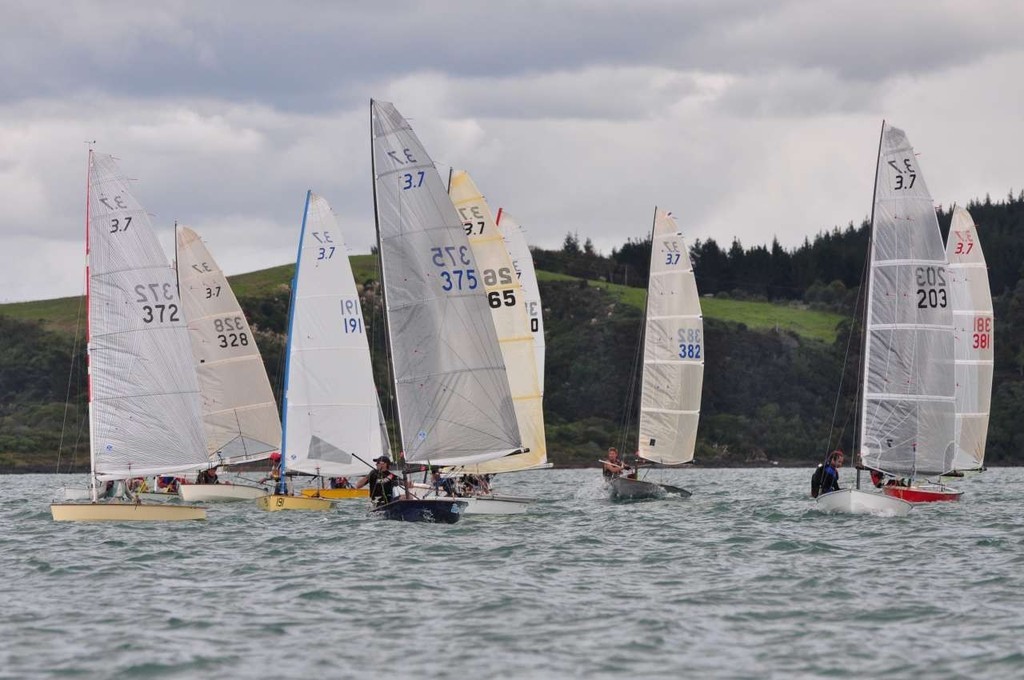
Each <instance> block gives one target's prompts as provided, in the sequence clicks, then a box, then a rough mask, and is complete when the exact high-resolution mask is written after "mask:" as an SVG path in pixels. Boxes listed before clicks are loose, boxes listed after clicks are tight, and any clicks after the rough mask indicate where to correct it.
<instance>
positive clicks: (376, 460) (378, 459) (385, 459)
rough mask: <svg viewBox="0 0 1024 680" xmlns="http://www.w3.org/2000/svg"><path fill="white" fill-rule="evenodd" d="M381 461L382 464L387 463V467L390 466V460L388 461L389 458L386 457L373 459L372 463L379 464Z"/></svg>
mask: <svg viewBox="0 0 1024 680" xmlns="http://www.w3.org/2000/svg"><path fill="white" fill-rule="evenodd" d="M381 461H384V462H385V463H387V464H388V465H391V459H390V458H388V457H387V456H381V457H380V458H374V459H373V462H374V463H379V462H381Z"/></svg>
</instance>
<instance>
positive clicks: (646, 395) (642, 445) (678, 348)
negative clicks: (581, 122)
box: [609, 209, 704, 500]
mask: <svg viewBox="0 0 1024 680" xmlns="http://www.w3.org/2000/svg"><path fill="white" fill-rule="evenodd" d="M703 382H704V322H703V319H702V317H701V310H700V296H699V295H698V293H697V281H696V279H695V277H694V275H693V264H692V263H691V261H690V254H689V251H688V250H687V249H686V243H685V242H684V241H683V235H682V232H681V231H680V230H679V227H678V226H676V222H675V219H673V217H672V215H671V213H668V212H665V211H664V210H658V209H656V210H655V211H654V228H653V232H652V238H651V267H650V276H649V278H648V283H647V310H646V314H645V320H644V335H643V371H642V376H641V385H640V427H639V441H638V445H637V457H638V458H642V459H644V460H646V461H650V462H652V463H659V464H662V465H681V464H683V463H688V462H690V461H691V460H693V452H694V449H695V448H696V445H697V423H698V420H699V418H700V400H701V388H702V386H703ZM609 487H610V491H611V496H612V498H613V499H622V500H636V499H645V498H657V497H661V496H664V495H665V494H666V493H672V494H675V495H679V496H683V497H686V496H689V495H690V492H689V491H687V490H686V489H681V488H679V487H675V486H670V485H668V484H658V483H655V482H653V481H645V480H640V479H636V478H631V477H629V476H627V477H621V476H620V477H612V478H611V480H610V481H609Z"/></svg>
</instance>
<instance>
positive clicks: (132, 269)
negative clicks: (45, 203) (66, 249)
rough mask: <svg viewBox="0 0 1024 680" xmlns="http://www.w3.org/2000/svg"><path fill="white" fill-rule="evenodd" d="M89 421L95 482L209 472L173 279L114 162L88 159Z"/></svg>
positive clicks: (185, 332) (186, 335) (108, 158)
mask: <svg viewBox="0 0 1024 680" xmlns="http://www.w3.org/2000/svg"><path fill="white" fill-rule="evenodd" d="M88 204H89V213H88V228H87V234H88V235H87V244H86V251H87V253H88V260H89V265H88V266H89V271H88V281H89V283H88V299H89V376H90V378H89V380H90V394H89V420H90V441H91V447H90V448H91V450H92V468H93V473H94V474H95V475H96V476H97V477H99V478H101V479H118V478H125V477H136V476H145V475H153V474H163V473H174V472H185V471H188V470H199V469H202V468H205V467H207V466H208V465H209V463H208V460H207V457H206V442H205V437H204V435H203V423H202V416H201V413H200V407H199V384H198V381H197V380H196V371H195V367H194V365H193V360H192V347H191V345H190V343H189V333H188V328H187V326H186V325H185V315H184V313H183V311H182V308H181V300H180V298H179V296H178V286H177V282H176V281H175V274H174V270H173V269H172V268H171V266H170V263H169V262H168V260H167V256H166V255H165V254H164V252H163V250H162V249H161V248H160V244H159V243H158V241H157V238H156V235H155V234H154V233H153V229H152V226H151V225H150V221H149V216H148V215H147V214H146V211H145V210H144V209H143V208H142V206H141V205H139V203H138V201H136V200H135V197H134V196H132V194H131V192H130V191H129V189H128V181H127V180H126V179H125V178H124V177H123V176H122V175H121V173H120V171H119V170H118V168H117V164H116V163H115V161H114V159H113V158H112V157H111V156H108V155H104V154H97V153H92V152H90V154H89V200H88Z"/></svg>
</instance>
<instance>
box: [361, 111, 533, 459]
mask: <svg viewBox="0 0 1024 680" xmlns="http://www.w3.org/2000/svg"><path fill="white" fill-rule="evenodd" d="M370 119H371V136H372V139H373V168H374V179H375V181H374V199H375V205H376V216H377V232H378V247H379V251H380V260H381V278H382V282H383V286H384V300H385V315H386V318H387V324H388V337H389V340H390V345H391V353H390V354H391V363H392V368H393V372H394V376H393V379H394V383H395V398H396V402H397V410H398V420H399V430H400V436H401V443H402V449H403V451H404V454H405V459H406V460H407V461H410V462H422V461H428V460H429V461H432V462H435V463H436V464H459V462H460V461H473V462H483V461H484V460H487V459H488V458H496V457H499V456H503V455H507V453H509V452H510V451H514V450H516V449H518V448H520V437H519V431H518V426H517V423H516V418H515V407H514V404H513V401H512V397H511V393H510V391H509V386H508V379H507V377H506V375H505V365H504V363H503V361H502V356H501V351H500V349H499V347H498V341H497V336H496V334H495V330H494V326H493V324H492V322H491V319H490V309H489V308H488V306H487V300H486V298H485V296H484V295H483V283H482V276H483V274H482V272H481V271H480V269H479V267H478V266H477V263H476V260H475V258H474V256H473V253H472V250H471V248H470V246H469V242H468V241H467V239H466V234H465V232H464V230H463V225H462V221H461V220H460V219H459V216H458V214H457V213H456V211H455V208H454V206H453V205H452V203H451V201H450V200H449V199H448V193H447V191H446V189H445V186H444V183H443V182H442V180H441V177H440V175H439V174H438V173H437V171H436V169H435V168H434V165H433V162H432V161H431V160H430V156H429V155H428V154H427V152H426V150H425V149H424V148H423V146H422V144H421V143H420V141H419V139H417V137H416V135H415V134H414V133H413V131H412V129H411V128H410V127H409V124H408V122H406V120H405V119H404V118H403V117H402V116H401V114H399V113H398V111H397V110H396V109H395V107H394V106H393V105H392V104H390V103H386V102H379V101H372V102H371V104H370ZM417 376H418V377H417ZM467 404H469V405H473V406H474V408H466V405H467ZM485 406H486V408H485ZM437 461H444V462H443V463H440V462H437Z"/></svg>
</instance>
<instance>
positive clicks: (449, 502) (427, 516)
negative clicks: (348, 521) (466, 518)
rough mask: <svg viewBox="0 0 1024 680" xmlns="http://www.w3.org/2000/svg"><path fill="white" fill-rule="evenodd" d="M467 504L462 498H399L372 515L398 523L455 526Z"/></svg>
mask: <svg viewBox="0 0 1024 680" xmlns="http://www.w3.org/2000/svg"><path fill="white" fill-rule="evenodd" d="M467 505H468V503H467V502H466V501H465V500H464V499H462V498H436V499H435V498H431V499H418V498H413V499H408V498H400V499H398V500H394V501H391V502H390V503H387V504H386V505H382V506H380V507H377V508H374V509H373V514H375V515H378V516H380V517H383V518H384V519H391V520H395V521H398V522H433V523H435V524H455V523H456V522H458V521H459V519H461V517H462V515H463V513H464V512H465V509H466V506H467Z"/></svg>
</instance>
